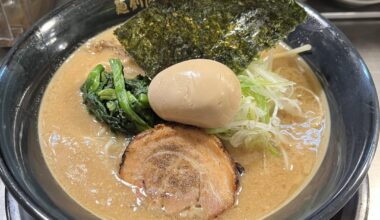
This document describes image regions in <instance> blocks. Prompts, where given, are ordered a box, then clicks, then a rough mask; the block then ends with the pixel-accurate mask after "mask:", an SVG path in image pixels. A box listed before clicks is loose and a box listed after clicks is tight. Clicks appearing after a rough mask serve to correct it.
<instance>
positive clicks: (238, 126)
mask: <svg viewBox="0 0 380 220" xmlns="http://www.w3.org/2000/svg"><path fill="white" fill-rule="evenodd" d="M308 50H311V46H310V45H304V46H302V47H299V48H296V49H293V50H289V51H287V52H284V53H279V54H276V55H272V54H270V55H269V57H267V58H265V59H257V60H254V61H253V62H252V63H251V64H250V65H249V66H248V68H247V69H246V70H245V71H244V72H243V73H241V74H239V75H238V78H239V80H240V85H241V89H242V95H243V96H242V100H241V107H240V111H239V113H238V114H237V115H236V117H235V119H234V121H232V122H231V123H229V124H228V125H226V126H225V127H223V128H215V129H209V130H208V132H209V133H212V134H216V135H217V136H218V137H220V138H221V139H223V140H225V141H227V142H228V143H229V144H230V145H232V146H233V147H241V146H244V147H256V146H259V147H262V148H263V149H265V150H268V151H269V152H271V153H273V154H275V155H282V156H283V158H284V163H285V166H286V168H287V169H289V158H288V155H287V153H286V151H285V149H283V148H282V147H281V143H284V142H286V138H284V135H283V134H282V132H281V130H280V125H281V119H280V118H279V117H278V115H277V114H278V112H279V111H280V110H283V111H286V112H291V113H292V114H297V115H301V114H303V113H304V112H302V109H301V107H300V103H299V101H298V100H297V99H296V98H292V95H293V92H294V87H295V86H296V83H295V82H292V81H290V80H287V79H285V78H283V77H281V76H280V75H279V74H277V73H275V72H274V71H273V70H272V62H273V59H275V58H279V57H284V56H291V55H295V54H298V53H302V52H305V51H308Z"/></svg>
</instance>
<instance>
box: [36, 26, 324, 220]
mask: <svg viewBox="0 0 380 220" xmlns="http://www.w3.org/2000/svg"><path fill="white" fill-rule="evenodd" d="M284 51H286V49H285V48H284V47H282V46H278V47H277V48H276V49H273V50H272V51H271V52H272V54H274V55H276V54H279V53H281V52H284ZM110 58H121V59H122V61H123V63H124V65H125V66H126V69H125V72H126V74H129V75H136V74H138V73H141V69H139V68H138V67H137V66H136V65H134V64H133V62H132V61H131V60H130V59H129V58H128V57H127V56H126V55H125V53H124V52H123V49H122V48H121V47H120V46H119V45H118V42H117V40H116V39H115V37H114V36H113V29H109V30H107V31H105V32H104V33H101V34H99V35H98V36H96V37H95V38H93V39H91V40H89V41H88V42H87V43H86V44H84V45H83V46H81V47H80V48H79V49H78V50H77V51H76V52H75V53H74V54H73V55H72V56H70V58H68V59H67V60H66V61H65V62H64V63H63V65H62V66H61V68H60V69H59V70H58V71H57V73H56V74H55V76H54V77H53V79H52V80H51V82H50V84H49V86H48V88H47V90H46V93H45V95H44V98H43V101H42V105H41V109H40V113H39V136H40V143H41V148H42V151H43V154H44V158H45V160H46V163H47V165H48V167H49V169H50V171H51V173H52V174H53V176H54V177H55V179H56V180H57V182H58V183H59V185H60V186H61V187H62V188H63V189H64V190H65V191H66V192H67V193H68V194H69V195H70V196H71V197H72V198H73V199H74V200H75V201H77V202H78V203H79V204H80V205H81V206H83V207H84V208H86V209H87V210H89V211H90V212H92V213H94V214H95V215H96V216H98V217H100V218H102V219H137V220H138V219H171V218H173V217H168V216H164V215H163V214H162V213H161V212H156V211H151V210H148V209H147V208H145V207H144V202H141V201H139V200H138V199H136V196H135V193H134V192H135V191H136V189H134V188H131V187H130V186H129V185H128V183H125V182H122V181H120V179H119V178H118V170H119V164H120V161H121V156H122V154H123V152H124V150H125V148H126V147H127V145H128V141H129V140H128V139H127V138H126V137H125V136H123V135H121V134H118V135H116V134H114V133H112V132H111V131H110V130H109V129H108V127H107V126H106V125H104V124H101V123H99V122H97V121H96V120H95V119H94V117H93V116H91V115H90V114H89V113H88V112H87V110H86V107H85V106H84V105H83V104H82V97H81V93H80V90H79V89H80V87H81V85H82V83H83V82H84V81H85V80H86V78H87V75H88V73H89V72H90V71H91V70H92V68H93V67H94V66H95V65H97V64H99V63H101V64H104V65H105V66H107V63H108V60H109V59H110ZM273 65H274V68H275V69H277V70H278V72H279V73H281V74H282V75H283V77H285V78H288V79H290V80H293V81H295V82H297V83H298V85H299V86H303V87H305V88H307V89H309V90H311V91H313V92H314V93H315V94H318V96H319V99H320V100H321V103H322V104H323V106H322V109H321V110H320V109H318V105H317V104H316V103H315V99H313V98H312V97H311V96H310V94H309V93H307V92H305V90H303V89H301V90H299V91H298V92H299V93H300V94H297V89H295V91H294V92H295V94H294V95H295V97H299V99H300V101H302V102H304V103H302V106H303V107H304V108H305V109H308V108H309V109H313V108H314V109H317V110H316V113H311V114H310V118H307V119H302V120H301V119H295V118H293V117H292V116H290V115H286V114H285V113H281V114H282V115H281V117H282V119H283V120H284V122H288V123H289V125H287V126H283V127H282V129H283V132H284V134H290V133H291V134H295V133H297V134H296V135H295V136H296V137H293V138H291V137H290V135H287V137H288V138H289V143H290V144H287V145H283V146H281V149H282V150H283V151H284V152H286V155H287V157H286V161H284V160H285V159H284V157H281V156H274V155H272V154H270V153H268V152H265V151H262V150H260V149H256V150H252V149H246V148H232V147H228V148H227V150H228V151H229V153H230V154H231V157H232V158H233V159H234V160H235V161H236V162H238V163H240V164H241V165H242V166H243V167H244V168H245V172H244V175H243V176H241V177H240V189H239V194H238V195H237V197H236V198H237V200H236V205H235V206H234V207H232V208H230V209H228V210H226V211H225V212H224V213H223V214H222V215H220V216H219V217H218V218H219V219H258V218H263V217H264V216H266V215H268V214H270V213H271V212H273V211H275V210H276V209H278V208H280V207H281V206H283V205H284V204H286V203H287V202H288V201H289V200H291V199H292V198H293V197H294V196H295V195H296V194H297V193H298V192H299V191H300V190H302V188H303V187H304V186H305V185H306V184H307V183H308V181H309V180H310V178H311V177H312V176H313V175H314V173H315V171H316V170H317V168H318V167H319V165H320V161H321V160H322V159H323V157H324V154H325V149H326V146H327V139H328V135H329V130H328V128H329V115H328V112H329V111H328V108H327V104H326V99H325V95H324V93H323V91H322V88H321V86H320V84H319V82H318V80H317V79H316V78H315V76H314V75H313V73H312V72H311V71H310V69H309V68H308V67H307V66H306V65H305V63H304V62H303V61H302V60H300V59H299V57H296V56H293V57H284V58H278V59H275V60H274V63H273ZM285 136H286V135H285ZM286 162H287V163H286Z"/></svg>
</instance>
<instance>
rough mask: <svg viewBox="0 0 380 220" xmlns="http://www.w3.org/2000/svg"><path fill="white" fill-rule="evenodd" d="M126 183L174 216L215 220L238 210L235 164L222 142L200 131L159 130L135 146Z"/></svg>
mask: <svg viewBox="0 0 380 220" xmlns="http://www.w3.org/2000/svg"><path fill="white" fill-rule="evenodd" d="M119 174H120V177H121V178H122V179H123V180H124V181H126V182H128V183H130V184H133V185H135V186H137V187H139V188H140V189H142V190H141V191H143V193H140V194H139V195H138V196H139V197H140V199H143V200H145V201H146V204H148V206H149V207H150V208H153V209H156V208H158V209H161V210H163V211H164V212H165V213H166V214H169V215H179V216H182V217H189V218H201V219H211V218H214V217H216V216H218V215H219V214H221V213H222V212H223V211H224V210H226V209H228V208H229V207H231V206H233V204H234V201H235V192H236V190H237V182H238V181H237V172H236V167H235V163H233V161H232V160H231V158H230V156H229V154H228V153H227V152H226V151H225V149H224V148H223V146H222V143H221V142H220V140H219V139H218V138H217V137H215V136H214V135H209V134H207V133H205V132H204V131H202V130H201V129H198V128H193V127H185V126H179V125H158V126H156V127H155V128H154V129H151V130H148V131H146V132H144V133H141V134H139V135H138V136H136V137H135V138H134V140H133V141H132V142H131V143H130V144H129V146H128V148H127V150H126V152H125V153H124V156H123V161H122V164H121V166H120V173H119Z"/></svg>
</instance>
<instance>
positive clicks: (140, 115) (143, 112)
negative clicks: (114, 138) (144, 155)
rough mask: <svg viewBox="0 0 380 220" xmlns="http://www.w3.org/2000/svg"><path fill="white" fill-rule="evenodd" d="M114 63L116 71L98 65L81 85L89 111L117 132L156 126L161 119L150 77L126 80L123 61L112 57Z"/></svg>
mask: <svg viewBox="0 0 380 220" xmlns="http://www.w3.org/2000/svg"><path fill="white" fill-rule="evenodd" d="M110 64H111V68H112V72H110V73H109V72H106V71H105V68H104V67H103V66H102V65H97V66H96V67H95V68H94V69H93V70H92V71H91V72H90V74H89V75H88V78H87V80H86V82H85V83H84V84H83V85H82V87H81V91H82V93H83V95H82V97H83V103H84V104H85V105H86V107H87V109H88V111H89V112H90V113H91V114H93V115H94V116H95V117H96V118H97V120H99V121H100V122H104V123H106V124H108V125H109V126H110V127H111V129H112V130H113V131H118V132H122V133H125V134H129V135H134V134H136V133H138V132H141V131H144V130H147V129H149V128H151V127H153V126H154V125H155V124H157V123H158V122H159V120H160V119H159V118H158V117H157V116H156V114H155V113H154V112H153V111H152V109H151V108H150V105H149V101H148V96H147V93H148V86H149V83H150V80H149V79H148V78H147V77H144V76H138V77H136V78H134V79H131V80H126V79H125V78H124V73H123V66H122V64H121V62H120V60H118V59H111V60H110Z"/></svg>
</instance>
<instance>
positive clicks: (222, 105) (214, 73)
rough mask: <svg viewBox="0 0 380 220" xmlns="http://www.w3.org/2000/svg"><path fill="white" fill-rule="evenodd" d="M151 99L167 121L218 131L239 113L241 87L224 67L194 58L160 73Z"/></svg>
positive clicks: (150, 95) (151, 92)
mask: <svg viewBox="0 0 380 220" xmlns="http://www.w3.org/2000/svg"><path fill="white" fill-rule="evenodd" d="M148 97H149V102H150V105H151V107H152V109H153V110H154V111H155V112H156V113H157V115H159V116H160V117H161V118H163V119H165V120H167V121H173V122H178V123H183V124H188V125H194V126H198V127H202V128H218V127H223V126H225V125H226V124H228V123H229V122H231V121H232V119H233V118H234V116H235V115H236V114H237V112H238V111H239V107H240V101H241V88H240V82H239V79H238V78H237V77H236V75H235V73H234V72H233V71H232V70H231V69H230V68H228V67H227V66H225V65H224V64H222V63H219V62H216V61H213V60H207V59H194V60H188V61H185V62H181V63H178V64H176V65H173V66H171V67H169V68H167V69H165V70H163V71H162V72H160V73H159V74H158V75H157V76H156V77H155V78H154V79H153V80H152V82H151V84H150V86H149V92H148Z"/></svg>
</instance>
